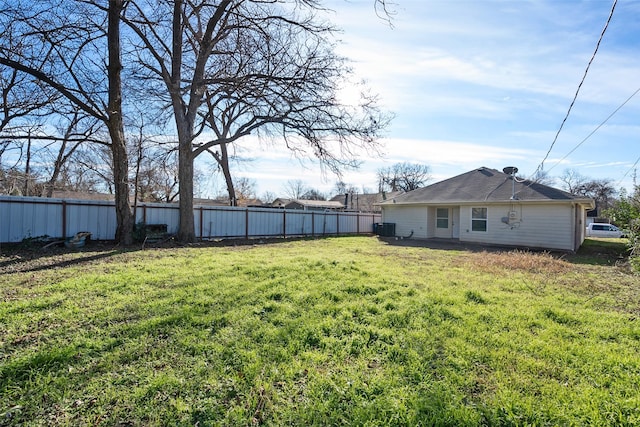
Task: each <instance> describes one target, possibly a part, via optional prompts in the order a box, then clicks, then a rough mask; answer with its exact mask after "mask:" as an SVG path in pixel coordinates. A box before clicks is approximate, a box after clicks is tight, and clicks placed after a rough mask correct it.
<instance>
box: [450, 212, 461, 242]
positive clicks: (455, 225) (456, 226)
mask: <svg viewBox="0 0 640 427" xmlns="http://www.w3.org/2000/svg"><path fill="white" fill-rule="evenodd" d="M451 229H452V236H451V237H453V238H454V239H459V238H460V207H459V206H457V207H455V208H453V211H452V217H451Z"/></svg>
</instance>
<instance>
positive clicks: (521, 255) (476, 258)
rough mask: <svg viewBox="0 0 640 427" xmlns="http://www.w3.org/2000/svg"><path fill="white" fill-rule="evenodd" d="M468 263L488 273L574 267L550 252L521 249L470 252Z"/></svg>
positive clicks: (549, 271) (541, 271) (544, 271)
mask: <svg viewBox="0 0 640 427" xmlns="http://www.w3.org/2000/svg"><path fill="white" fill-rule="evenodd" d="M466 264H467V266H469V267H471V268H474V269H475V268H477V269H479V270H480V271H483V272H486V273H493V272H496V271H498V270H518V271H523V272H527V273H533V274H545V275H549V274H561V273H567V272H569V271H571V270H572V269H573V266H572V265H571V264H570V263H568V262H567V261H565V260H563V259H559V258H557V257H556V256H554V255H552V254H550V253H548V252H540V253H537V252H527V251H521V250H514V251H508V252H486V251H483V252H476V253H469V254H468V256H467V263H466Z"/></svg>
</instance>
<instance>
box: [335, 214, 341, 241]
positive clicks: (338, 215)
mask: <svg viewBox="0 0 640 427" xmlns="http://www.w3.org/2000/svg"><path fill="white" fill-rule="evenodd" d="M339 235H340V214H339V213H336V236H339Z"/></svg>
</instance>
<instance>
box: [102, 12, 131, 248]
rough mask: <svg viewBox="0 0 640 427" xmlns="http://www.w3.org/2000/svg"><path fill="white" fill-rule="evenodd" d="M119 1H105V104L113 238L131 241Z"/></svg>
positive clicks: (122, 242)
mask: <svg viewBox="0 0 640 427" xmlns="http://www.w3.org/2000/svg"><path fill="white" fill-rule="evenodd" d="M122 1H123V0H109V28H108V46H109V47H108V49H109V65H108V76H109V106H108V109H109V111H108V117H109V121H108V123H107V126H108V128H109V135H110V137H111V153H112V156H113V180H114V185H115V199H116V200H115V201H116V221H117V228H116V241H118V243H121V244H123V245H129V244H131V243H132V241H133V240H132V239H133V236H132V235H131V233H132V231H133V216H132V215H131V206H130V204H129V162H128V157H127V146H126V142H125V136H124V125H123V120H122V80H121V76H120V73H121V70H122V62H121V58H120V13H121V11H122Z"/></svg>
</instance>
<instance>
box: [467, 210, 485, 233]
mask: <svg viewBox="0 0 640 427" xmlns="http://www.w3.org/2000/svg"><path fill="white" fill-rule="evenodd" d="M474 209H484V213H485V216H484V218H474V216H473V213H474V212H473V211H474ZM474 221H484V230H474V229H473V223H474ZM471 232H472V233H487V232H489V208H488V207H486V206H472V207H471Z"/></svg>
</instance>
